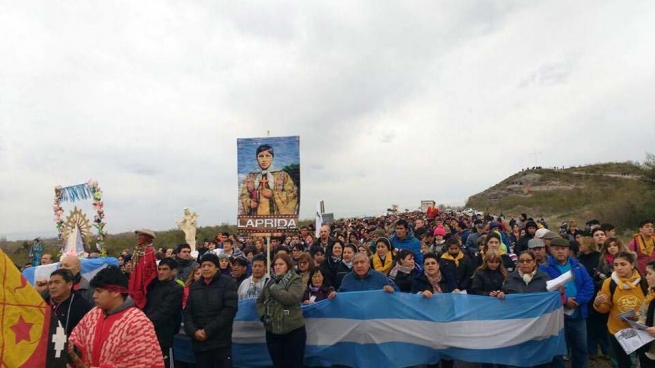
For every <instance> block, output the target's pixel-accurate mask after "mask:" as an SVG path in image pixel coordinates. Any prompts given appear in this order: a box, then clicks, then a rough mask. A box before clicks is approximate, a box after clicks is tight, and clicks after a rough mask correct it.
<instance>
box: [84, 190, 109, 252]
mask: <svg viewBox="0 0 655 368" xmlns="http://www.w3.org/2000/svg"><path fill="white" fill-rule="evenodd" d="M86 185H87V186H88V188H89V189H91V194H92V195H93V209H94V210H95V211H96V215H95V216H93V227H95V228H96V229H98V235H97V237H96V248H97V249H98V250H99V251H100V253H101V254H102V256H103V257H104V256H106V255H107V250H106V249H105V236H106V235H107V233H106V232H105V225H107V224H106V223H105V221H104V219H105V210H104V207H105V203H104V202H103V201H102V190H100V187H99V186H98V181H97V180H89V181H88V182H87V183H86Z"/></svg>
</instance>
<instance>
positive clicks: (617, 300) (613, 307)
mask: <svg viewBox="0 0 655 368" xmlns="http://www.w3.org/2000/svg"><path fill="white" fill-rule="evenodd" d="M638 279H639V274H638V273H637V271H636V270H635V273H634V274H633V276H632V277H631V278H629V279H621V280H619V277H618V276H617V275H616V272H612V277H610V278H607V279H605V281H604V282H603V287H602V288H601V290H600V292H601V293H603V294H606V295H608V296H610V295H611V291H610V283H611V282H612V280H614V281H615V282H616V284H617V287H616V291H614V296H613V297H612V298H611V299H610V300H608V301H607V302H605V303H602V304H601V305H599V306H596V305H595V304H594V309H596V310H597V311H598V312H599V313H609V314H610V315H609V318H608V320H607V329H608V330H609V332H610V333H611V334H612V335H613V334H615V333H617V332H619V331H620V330H622V329H624V328H628V327H630V325H628V324H627V323H625V322H623V321H621V319H620V318H619V317H618V315H619V314H621V313H625V312H627V311H630V310H634V311H635V313H636V312H637V310H638V309H639V307H640V306H641V303H642V302H643V300H644V298H645V297H646V296H645V295H644V292H643V290H641V285H639V282H635V281H637V280H638Z"/></svg>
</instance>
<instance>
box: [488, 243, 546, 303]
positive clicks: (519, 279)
mask: <svg viewBox="0 0 655 368" xmlns="http://www.w3.org/2000/svg"><path fill="white" fill-rule="evenodd" d="M548 280H550V276H548V274H547V273H545V272H544V271H541V270H540V269H539V267H537V258H536V257H535V256H534V253H532V251H530V250H524V251H523V252H521V254H520V255H519V266H518V267H517V270H516V271H514V272H512V273H510V274H509V275H507V279H505V284H503V290H502V291H501V292H500V293H498V295H497V296H498V299H504V298H505V294H513V293H538V292H546V291H548V289H547V288H546V281H548Z"/></svg>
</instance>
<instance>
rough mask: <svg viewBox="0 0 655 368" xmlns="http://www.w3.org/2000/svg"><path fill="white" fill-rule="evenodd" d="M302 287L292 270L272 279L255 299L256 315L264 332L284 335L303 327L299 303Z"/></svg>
mask: <svg viewBox="0 0 655 368" xmlns="http://www.w3.org/2000/svg"><path fill="white" fill-rule="evenodd" d="M304 289H305V288H304V287H303V285H302V279H301V278H300V276H298V275H297V274H296V273H295V272H294V271H293V270H289V272H287V273H286V274H284V276H282V277H274V278H273V279H271V280H270V281H269V282H268V283H267V284H266V285H265V286H264V290H263V291H262V295H260V296H259V298H257V315H259V318H260V319H261V320H262V322H264V328H266V331H268V332H270V333H273V334H276V335H284V334H286V333H289V332H291V331H293V330H295V329H297V328H300V327H302V326H304V325H305V318H304V317H303V315H302V309H301V308H300V303H301V302H302V296H303V291H304Z"/></svg>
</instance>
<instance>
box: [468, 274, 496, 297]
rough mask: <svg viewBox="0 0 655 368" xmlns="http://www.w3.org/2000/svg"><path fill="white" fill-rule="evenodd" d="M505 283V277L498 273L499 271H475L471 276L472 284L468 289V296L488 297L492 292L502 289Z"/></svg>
mask: <svg viewBox="0 0 655 368" xmlns="http://www.w3.org/2000/svg"><path fill="white" fill-rule="evenodd" d="M504 282H505V275H503V273H502V272H500V269H497V270H495V271H494V270H491V269H486V270H482V269H477V270H475V273H474V274H473V282H472V283H471V288H470V289H469V293H470V294H474V295H489V293H490V292H492V291H500V290H502V289H503V283H504Z"/></svg>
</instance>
